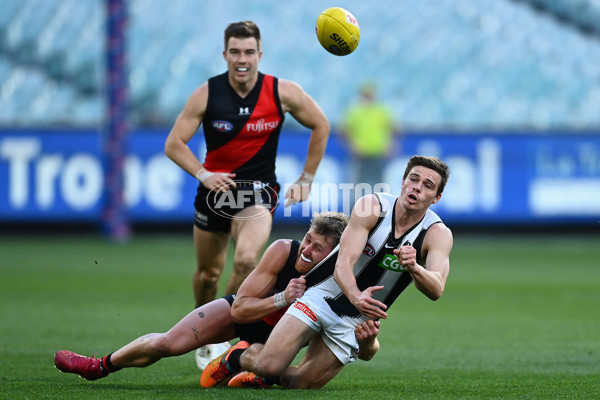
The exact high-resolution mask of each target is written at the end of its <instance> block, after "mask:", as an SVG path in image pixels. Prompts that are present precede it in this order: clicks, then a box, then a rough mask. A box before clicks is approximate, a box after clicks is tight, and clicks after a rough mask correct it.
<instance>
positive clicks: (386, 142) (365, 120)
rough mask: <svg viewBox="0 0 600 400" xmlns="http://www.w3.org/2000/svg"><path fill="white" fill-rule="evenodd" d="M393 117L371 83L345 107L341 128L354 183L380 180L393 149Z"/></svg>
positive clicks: (363, 86)
mask: <svg viewBox="0 0 600 400" xmlns="http://www.w3.org/2000/svg"><path fill="white" fill-rule="evenodd" d="M395 130H396V129H395V127H394V121H393V119H392V115H391V113H390V111H389V109H388V107H387V106H386V105H385V104H384V103H382V102H380V101H379V100H378V99H377V93H376V86H375V84H374V83H371V82H369V83H365V84H364V85H362V87H361V88H360V93H359V99H358V101H357V102H356V103H355V104H353V105H351V106H350V108H349V109H348V111H347V113H346V115H345V117H344V121H343V127H342V132H343V133H344V135H345V137H346V141H347V144H348V146H349V150H350V152H351V155H352V157H353V161H354V162H353V168H354V170H355V173H354V176H352V180H353V183H354V184H359V183H368V184H370V185H371V188H372V189H374V186H375V185H376V184H378V183H381V182H382V178H383V177H382V172H383V168H384V166H385V162H386V160H387V159H389V157H390V156H392V154H393V153H396V152H397V151H398V149H395V148H394V146H395V144H394V133H395Z"/></svg>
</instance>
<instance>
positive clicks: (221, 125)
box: [211, 120, 233, 132]
mask: <svg viewBox="0 0 600 400" xmlns="http://www.w3.org/2000/svg"><path fill="white" fill-rule="evenodd" d="M211 125H212V127H213V128H214V129H215V130H216V131H218V132H229V131H230V130H232V129H233V124H232V123H231V122H227V121H222V120H218V121H213V122H212V124H211Z"/></svg>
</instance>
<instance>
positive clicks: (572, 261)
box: [0, 229, 600, 399]
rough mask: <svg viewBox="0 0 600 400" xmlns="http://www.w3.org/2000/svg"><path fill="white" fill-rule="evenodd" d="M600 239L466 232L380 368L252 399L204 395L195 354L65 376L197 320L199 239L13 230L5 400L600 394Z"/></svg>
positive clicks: (406, 306)
mask: <svg viewBox="0 0 600 400" xmlns="http://www.w3.org/2000/svg"><path fill="white" fill-rule="evenodd" d="M301 234H302V230H300V229H299V230H298V233H297V237H300V236H301ZM287 236H289V235H287ZM598 239H599V238H598V237H597V236H596V237H593V236H583V237H552V236H547V237H535V236H527V237H507V236H489V237H475V236H467V235H457V236H456V237H455V247H454V250H453V254H452V258H451V274H450V279H449V281H448V284H447V287H446V292H445V294H444V296H443V297H442V299H440V300H439V301H437V302H431V301H430V300H428V299H426V298H425V296H423V295H421V294H420V293H418V292H417V290H416V289H415V288H414V287H410V288H409V289H408V290H407V292H406V293H404V294H403V295H401V297H400V298H399V299H398V300H397V301H396V303H395V304H394V306H393V307H392V308H391V309H390V317H389V318H388V320H386V321H383V323H382V332H381V335H380V341H381V346H382V347H381V350H380V352H379V354H377V355H376V357H375V359H374V360H373V361H371V362H368V363H367V362H363V361H357V362H355V363H353V364H351V365H349V366H347V367H346V368H344V370H343V371H342V372H341V373H340V374H339V375H338V376H337V377H336V378H335V379H334V380H333V381H332V382H331V383H329V384H328V385H327V386H326V387H325V388H324V389H322V390H320V391H283V390H271V391H251V390H243V389H228V388H216V389H201V388H200V387H199V385H198V380H199V377H200V373H199V371H198V370H197V369H196V366H195V362H194V358H193V354H192V353H190V354H187V355H184V356H181V357H175V358H169V359H164V360H161V361H160V362H158V363H156V364H154V365H152V366H150V367H148V368H145V369H136V368H132V369H128V370H125V371H121V372H118V373H116V374H113V375H111V376H110V377H108V378H105V379H102V380H100V381H96V382H88V381H85V380H83V379H81V378H79V377H77V376H75V375H72V374H62V373H60V372H59V371H58V370H57V369H55V368H54V365H53V362H52V356H53V354H54V352H55V351H57V350H59V349H69V350H73V351H75V352H78V353H81V354H86V355H92V354H96V355H97V356H103V355H105V354H107V353H108V352H110V351H113V350H116V349H117V348H118V347H120V346H122V345H124V344H126V343H128V342H129V341H130V340H132V339H134V338H136V337H138V336H140V335H142V334H144V333H148V332H159V331H165V330H167V329H168V328H170V327H171V326H172V325H173V324H174V323H175V322H177V321H178V320H179V319H180V318H181V317H182V316H183V315H184V314H186V313H187V312H188V311H190V310H191V307H192V305H193V300H192V290H191V274H192V270H193V267H194V258H193V249H192V242H191V235H172V236H169V237H163V236H156V235H154V236H144V235H139V236H136V237H135V239H133V240H132V241H131V242H129V243H127V244H115V243H110V242H106V241H104V240H102V239H100V238H95V237H75V236H57V237H33V236H27V237H9V236H6V235H5V236H3V237H1V238H0V272H1V276H0V321H1V322H0V337H1V344H0V387H1V388H2V390H1V391H0V398H6V399H82V398H85V399H113V398H115V399H117V398H118V399H147V398H153V399H198V398H204V399H239V398H244V399H246V398H248V399H265V398H277V399H287V398H289V399H315V398H326V399H349V398H372V399H375V398H376V399H383V398H390V399H392V398H404V399H412V398H420V399H510V398H527V399H550V398H553V399H558V398H562V399H577V398H580V399H591V398H599V397H600V377H599V375H600V361H599V360H600V318H598V310H600V268H599V267H598V265H599V264H598V260H599V259H600V248H599V246H598V242H599V241H598ZM222 283H223V284H224V280H223V281H222ZM220 293H222V288H221V292H220Z"/></svg>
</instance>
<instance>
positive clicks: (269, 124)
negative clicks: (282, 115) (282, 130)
mask: <svg viewBox="0 0 600 400" xmlns="http://www.w3.org/2000/svg"><path fill="white" fill-rule="evenodd" d="M278 126H279V120H274V121H265V120H264V119H262V118H261V119H259V120H258V121H256V122H255V123H251V122H249V123H248V124H247V125H246V129H247V130H248V132H256V133H261V132H265V131H269V132H272V131H274V130H275V129H277V127H278Z"/></svg>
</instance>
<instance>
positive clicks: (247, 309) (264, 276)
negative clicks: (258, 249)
mask: <svg viewBox="0 0 600 400" xmlns="http://www.w3.org/2000/svg"><path fill="white" fill-rule="evenodd" d="M290 248H291V241H290V240H288V239H280V240H277V241H275V242H273V243H272V244H271V245H270V246H269V247H268V248H267V249H266V250H265V253H264V254H263V256H262V258H261V259H260V262H259V263H258V265H257V266H256V268H255V269H254V270H253V271H252V272H251V273H250V275H248V277H247V278H246V279H245V280H244V282H243V283H242V285H241V286H240V288H239V290H238V291H237V294H236V297H235V300H234V302H233V304H232V306H231V316H232V318H233V321H234V322H236V323H238V324H245V323H251V322H255V321H259V320H261V319H262V318H264V317H266V316H267V315H269V314H272V313H274V312H275V311H277V307H276V306H275V301H274V299H273V296H269V297H267V298H265V296H268V295H269V294H270V293H271V290H272V289H273V287H275V283H276V282H277V274H278V273H279V272H281V270H282V269H283V266H284V265H285V262H286V260H287V258H288V256H289V254H290ZM288 286H289V285H288ZM286 291H287V289H286ZM289 300H290V301H289V302H288V304H291V303H292V302H293V300H292V299H289ZM294 300H295V299H294ZM287 301H288V299H287V298H286V302H287Z"/></svg>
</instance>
